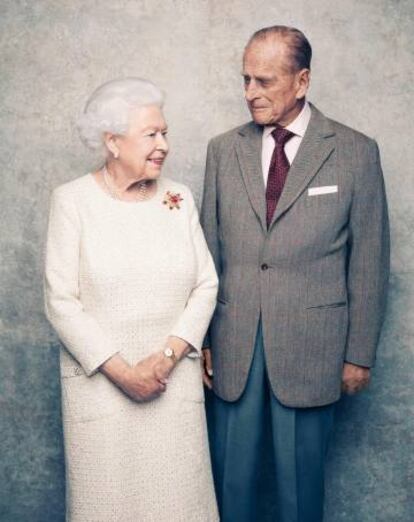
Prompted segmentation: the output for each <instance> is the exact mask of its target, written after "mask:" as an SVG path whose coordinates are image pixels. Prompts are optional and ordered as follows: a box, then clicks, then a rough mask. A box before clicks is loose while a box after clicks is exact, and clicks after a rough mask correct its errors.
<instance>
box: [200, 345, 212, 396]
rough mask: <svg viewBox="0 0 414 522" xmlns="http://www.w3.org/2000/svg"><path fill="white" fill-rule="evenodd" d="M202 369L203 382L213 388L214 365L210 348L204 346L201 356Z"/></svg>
mask: <svg viewBox="0 0 414 522" xmlns="http://www.w3.org/2000/svg"><path fill="white" fill-rule="evenodd" d="M201 369H202V371H203V382H204V384H205V386H207V388H208V389H209V390H211V389H212V388H213V380H212V377H213V366H212V363H211V350H210V348H203V350H202V357H201Z"/></svg>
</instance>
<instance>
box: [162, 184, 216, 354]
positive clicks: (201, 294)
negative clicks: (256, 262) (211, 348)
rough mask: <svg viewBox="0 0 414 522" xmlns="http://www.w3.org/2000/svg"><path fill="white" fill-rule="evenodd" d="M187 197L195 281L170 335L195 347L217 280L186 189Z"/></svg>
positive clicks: (208, 314)
mask: <svg viewBox="0 0 414 522" xmlns="http://www.w3.org/2000/svg"><path fill="white" fill-rule="evenodd" d="M187 199H188V202H189V220H190V231H191V239H192V242H193V247H194V252H195V256H196V262H197V281H196V284H195V286H194V288H193V289H192V291H191V294H190V296H189V299H188V301H187V305H186V307H185V309H184V311H183V313H182V314H181V316H180V317H179V319H178V320H177V322H176V323H175V325H174V327H173V329H172V331H171V335H174V336H176V337H180V338H181V339H184V340H185V341H187V342H188V343H189V344H190V345H191V346H193V347H194V348H195V349H196V350H197V351H199V350H200V349H201V347H202V342H203V339H204V335H205V333H206V330H207V328H208V325H209V323H210V320H211V317H212V315H213V312H214V308H215V306H216V297H217V287H218V280H217V274H216V271H215V268H214V263H213V259H212V257H211V254H210V252H209V250H208V247H207V243H206V240H205V238H204V234H203V231H202V229H201V226H200V222H199V218H198V212H197V208H196V206H195V203H194V200H193V197H192V195H191V193H190V191H188V195H187Z"/></svg>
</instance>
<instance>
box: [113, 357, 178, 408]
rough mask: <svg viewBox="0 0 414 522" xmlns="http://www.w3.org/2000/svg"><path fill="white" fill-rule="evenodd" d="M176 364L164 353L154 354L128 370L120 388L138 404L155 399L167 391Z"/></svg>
mask: <svg viewBox="0 0 414 522" xmlns="http://www.w3.org/2000/svg"><path fill="white" fill-rule="evenodd" d="M175 364H176V363H175V362H174V361H173V360H172V359H170V358H168V357H166V356H165V355H164V353H163V352H156V353H153V354H152V355H150V356H149V357H146V358H145V359H143V360H142V361H139V362H138V363H137V364H135V365H134V366H129V367H128V368H127V369H126V371H125V374H124V379H123V381H122V384H121V386H120V387H121V389H122V390H123V391H124V392H125V393H126V394H127V395H128V396H129V397H130V398H131V399H133V400H134V401H136V402H143V401H149V400H151V399H155V398H156V397H158V396H159V395H161V394H162V393H164V392H165V391H166V389H167V384H168V377H169V376H170V374H171V372H172V371H173V369H174V367H175Z"/></svg>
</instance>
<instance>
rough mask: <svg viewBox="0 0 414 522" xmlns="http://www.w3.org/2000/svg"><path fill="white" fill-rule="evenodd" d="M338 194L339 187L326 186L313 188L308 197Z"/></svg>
mask: <svg viewBox="0 0 414 522" xmlns="http://www.w3.org/2000/svg"><path fill="white" fill-rule="evenodd" d="M335 192H338V185H326V186H325V187H312V188H309V189H308V196H321V195H322V194H333V193H335Z"/></svg>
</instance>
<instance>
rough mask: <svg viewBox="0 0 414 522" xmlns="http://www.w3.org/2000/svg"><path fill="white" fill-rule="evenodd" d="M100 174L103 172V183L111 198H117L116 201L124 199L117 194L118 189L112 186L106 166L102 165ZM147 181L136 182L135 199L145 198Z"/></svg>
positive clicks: (146, 195) (142, 199)
mask: <svg viewBox="0 0 414 522" xmlns="http://www.w3.org/2000/svg"><path fill="white" fill-rule="evenodd" d="M102 174H103V180H104V183H105V187H106V188H107V190H108V192H109V194H110V196H111V197H112V198H113V199H117V200H118V201H126V200H125V199H123V198H122V197H121V195H120V194H119V191H118V190H117V189H116V188H115V187H114V186H113V183H112V181H110V177H111V176H110V174H109V172H108V169H107V168H106V165H104V166H103V167H102ZM147 192H148V181H147V180H145V181H140V182H139V183H138V190H137V192H136V193H137V196H136V199H135V201H137V202H138V201H144V200H145V199H147V197H148V194H147Z"/></svg>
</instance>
